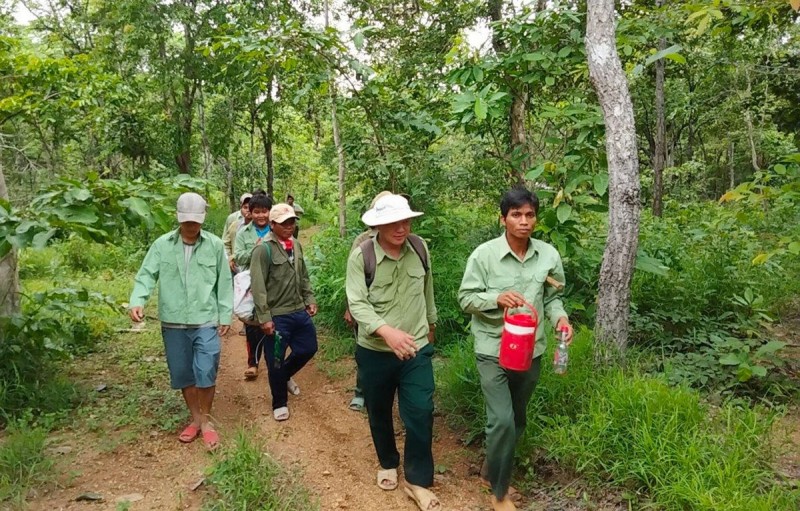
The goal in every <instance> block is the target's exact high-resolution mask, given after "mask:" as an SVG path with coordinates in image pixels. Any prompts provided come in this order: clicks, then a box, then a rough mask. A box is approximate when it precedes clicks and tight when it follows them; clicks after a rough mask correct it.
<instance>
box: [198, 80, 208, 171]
mask: <svg viewBox="0 0 800 511" xmlns="http://www.w3.org/2000/svg"><path fill="white" fill-rule="evenodd" d="M198 95H199V96H200V97H199V99H200V101H198V102H197V120H198V122H199V124H200V141H201V142H202V145H203V177H204V178H206V179H208V171H209V170H211V150H210V149H209V144H208V134H207V133H206V106H205V97H204V95H203V84H202V83H201V84H200V86H199V87H198Z"/></svg>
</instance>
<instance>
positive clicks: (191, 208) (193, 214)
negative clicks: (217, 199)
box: [178, 192, 208, 224]
mask: <svg viewBox="0 0 800 511" xmlns="http://www.w3.org/2000/svg"><path fill="white" fill-rule="evenodd" d="M207 206H208V204H207V203H206V200H205V199H204V198H203V197H201V196H200V195H198V194H196V193H193V192H188V193H184V194H181V196H180V197H178V222H180V223H183V222H197V223H198V224H202V223H203V221H204V220H205V219H206V207H207Z"/></svg>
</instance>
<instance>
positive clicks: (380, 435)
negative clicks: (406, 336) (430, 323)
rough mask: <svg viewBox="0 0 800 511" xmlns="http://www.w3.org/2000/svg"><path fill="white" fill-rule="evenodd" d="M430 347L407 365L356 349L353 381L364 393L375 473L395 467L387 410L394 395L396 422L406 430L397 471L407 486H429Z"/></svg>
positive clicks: (389, 411) (382, 354)
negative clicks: (397, 411)
mask: <svg viewBox="0 0 800 511" xmlns="http://www.w3.org/2000/svg"><path fill="white" fill-rule="evenodd" d="M432 357H433V346H432V345H430V344H429V345H427V346H425V347H424V348H422V349H421V350H419V351H418V352H417V356H416V357H414V358H412V359H410V360H405V361H403V360H400V359H399V358H397V356H396V355H395V354H394V353H392V352H383V351H374V350H369V349H366V348H363V347H361V346H358V347H356V363H357V364H358V379H359V384H360V385H361V390H362V391H363V393H364V404H365V406H366V408H367V415H368V417H369V430H370V433H372V443H373V444H374V445H375V451H376V452H377V454H378V461H379V462H380V464H381V468H383V469H390V468H397V467H398V466H400V453H399V452H398V451H397V444H396V443H395V436H394V423H393V421H392V407H393V406H394V396H395V393H396V394H397V396H398V400H399V409H400V419H401V420H402V421H403V425H405V428H406V443H405V447H404V453H403V472H404V474H405V478H406V481H408V482H409V483H411V484H414V485H417V486H422V487H426V488H427V487H429V486H431V485H432V484H433V451H432V444H433V365H432V364H431V358H432Z"/></svg>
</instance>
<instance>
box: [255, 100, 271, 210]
mask: <svg viewBox="0 0 800 511" xmlns="http://www.w3.org/2000/svg"><path fill="white" fill-rule="evenodd" d="M271 108H272V107H270V109H271ZM258 130H259V131H260V132H261V141H262V142H263V143H264V159H265V160H266V163H267V195H269V196H270V197H272V200H273V201H274V200H275V196H274V191H275V161H274V159H273V150H272V149H273V148H272V139H273V137H274V135H275V133H274V128H273V122H272V113H270V114H269V115H268V116H267V129H266V130H265V129H264V126H262V125H261V123H258Z"/></svg>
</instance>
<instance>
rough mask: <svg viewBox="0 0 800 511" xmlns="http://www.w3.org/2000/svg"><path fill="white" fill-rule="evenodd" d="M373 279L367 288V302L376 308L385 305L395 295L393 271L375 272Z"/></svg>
mask: <svg viewBox="0 0 800 511" xmlns="http://www.w3.org/2000/svg"><path fill="white" fill-rule="evenodd" d="M375 273H376V275H375V279H374V280H373V281H372V284H371V285H370V286H369V302H370V303H371V304H372V305H374V306H375V307H377V308H380V307H381V306H384V305H387V304H388V303H389V302H390V301H391V299H392V296H394V294H395V292H394V291H395V290H394V279H393V274H394V271H383V272H379V271H377V270H376V272H375Z"/></svg>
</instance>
